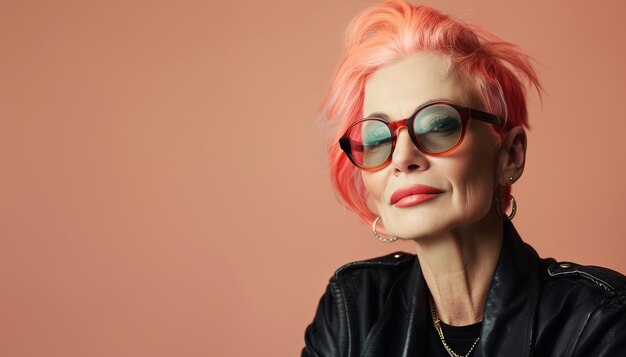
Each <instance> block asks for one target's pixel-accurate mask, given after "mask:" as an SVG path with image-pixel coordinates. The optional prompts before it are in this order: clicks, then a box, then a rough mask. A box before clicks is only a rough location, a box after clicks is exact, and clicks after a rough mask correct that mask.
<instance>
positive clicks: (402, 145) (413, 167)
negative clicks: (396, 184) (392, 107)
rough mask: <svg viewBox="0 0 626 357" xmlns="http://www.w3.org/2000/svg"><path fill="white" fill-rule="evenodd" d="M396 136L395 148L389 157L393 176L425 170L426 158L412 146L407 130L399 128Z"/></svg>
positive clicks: (426, 166)
mask: <svg viewBox="0 0 626 357" xmlns="http://www.w3.org/2000/svg"><path fill="white" fill-rule="evenodd" d="M397 135H398V138H397V140H396V147H395V149H394V150H393V155H392V157H391V166H392V168H393V172H394V174H399V173H410V172H414V171H423V170H426V169H427V168H428V166H429V163H428V158H427V157H426V155H425V154H424V153H422V152H421V151H419V149H418V148H417V146H415V144H413V141H411V137H410V136H409V132H408V130H407V129H406V128H401V129H399V130H398V133H397Z"/></svg>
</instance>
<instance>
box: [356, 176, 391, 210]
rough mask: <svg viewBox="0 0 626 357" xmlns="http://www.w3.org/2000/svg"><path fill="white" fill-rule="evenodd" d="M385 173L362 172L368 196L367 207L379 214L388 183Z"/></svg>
mask: <svg viewBox="0 0 626 357" xmlns="http://www.w3.org/2000/svg"><path fill="white" fill-rule="evenodd" d="M384 171H385V170H382V171H376V172H367V171H362V172H361V178H362V179H363V184H364V186H365V190H366V194H367V205H368V207H369V208H370V210H371V211H372V212H379V211H380V207H381V203H382V202H383V196H384V193H385V183H386V179H385V175H383V172H384Z"/></svg>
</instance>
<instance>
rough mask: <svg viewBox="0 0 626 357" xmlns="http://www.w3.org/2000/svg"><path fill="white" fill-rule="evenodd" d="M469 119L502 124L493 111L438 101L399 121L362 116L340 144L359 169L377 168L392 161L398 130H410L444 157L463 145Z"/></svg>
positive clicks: (427, 150)
mask: <svg viewBox="0 0 626 357" xmlns="http://www.w3.org/2000/svg"><path fill="white" fill-rule="evenodd" d="M470 118H472V119H475V120H480V121H483V122H486V123H490V124H496V125H499V124H501V123H502V120H501V119H500V117H498V116H496V115H494V114H490V113H486V112H483V111H480V110H476V109H472V108H466V107H463V106H460V105H456V104H453V103H450V102H445V101H436V102H431V103H426V104H424V105H422V106H421V107H419V108H417V110H416V111H415V112H414V113H413V114H412V115H411V116H410V117H408V118H406V119H402V120H398V121H393V122H388V121H385V120H384V119H380V118H365V119H361V120H359V121H357V122H355V123H354V124H352V125H350V127H349V128H348V130H346V132H345V133H344V134H343V136H342V137H341V139H339V146H340V147H341V150H343V152H345V153H346V155H347V156H348V159H350V161H351V162H352V163H353V164H354V165H355V166H356V167H358V168H359V169H361V170H365V171H377V170H380V169H382V168H384V167H386V166H387V165H389V163H391V156H392V154H393V150H394V148H395V146H396V140H397V135H396V133H397V131H398V129H400V128H404V127H406V128H407V129H408V131H409V136H410V137H411V141H413V144H415V146H416V147H417V149H418V150H419V151H421V152H423V153H424V154H427V155H432V156H441V155H445V154H447V153H449V152H451V151H453V150H454V149H456V148H457V147H458V146H459V145H461V142H462V141H463V137H464V136H465V129H466V127H467V122H468V120H469V119H470Z"/></svg>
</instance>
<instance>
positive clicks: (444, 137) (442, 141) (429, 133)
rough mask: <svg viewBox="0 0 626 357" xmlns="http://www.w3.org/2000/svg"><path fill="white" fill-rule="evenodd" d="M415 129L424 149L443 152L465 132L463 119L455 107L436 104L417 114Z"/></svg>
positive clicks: (431, 151) (420, 146)
mask: <svg viewBox="0 0 626 357" xmlns="http://www.w3.org/2000/svg"><path fill="white" fill-rule="evenodd" d="M413 131H414V132H415V137H416V138H417V142H418V145H419V148H420V149H421V150H422V151H424V152H427V153H433V154H434V153H441V152H445V151H448V150H450V149H452V148H453V147H454V146H455V145H456V144H457V143H458V142H459V140H460V139H461V135H462V133H463V121H462V119H461V115H460V114H459V112H458V111H457V110H456V109H454V108H453V107H451V106H449V105H446V104H436V105H433V106H430V107H427V108H424V109H423V110H421V111H420V112H419V113H418V114H417V116H416V117H415V120H414V121H413Z"/></svg>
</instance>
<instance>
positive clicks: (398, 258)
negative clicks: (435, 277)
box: [333, 251, 415, 279]
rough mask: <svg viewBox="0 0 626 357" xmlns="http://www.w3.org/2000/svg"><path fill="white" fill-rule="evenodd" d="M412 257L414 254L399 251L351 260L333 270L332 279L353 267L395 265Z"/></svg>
mask: <svg viewBox="0 0 626 357" xmlns="http://www.w3.org/2000/svg"><path fill="white" fill-rule="evenodd" d="M414 258H415V255H413V254H409V253H406V252H400V251H399V252H394V253H391V254H388V255H384V256H381V257H377V258H372V259H367V260H360V261H356V262H351V263H348V264H344V265H343V266H341V267H340V268H339V269H337V271H335V274H333V279H337V278H339V277H341V276H342V275H343V274H345V273H347V272H348V271H352V270H355V269H362V268H390V267H391V268H393V267H397V266H400V265H402V264H404V263H407V262H410V261H412V260H413V259H414Z"/></svg>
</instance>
